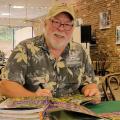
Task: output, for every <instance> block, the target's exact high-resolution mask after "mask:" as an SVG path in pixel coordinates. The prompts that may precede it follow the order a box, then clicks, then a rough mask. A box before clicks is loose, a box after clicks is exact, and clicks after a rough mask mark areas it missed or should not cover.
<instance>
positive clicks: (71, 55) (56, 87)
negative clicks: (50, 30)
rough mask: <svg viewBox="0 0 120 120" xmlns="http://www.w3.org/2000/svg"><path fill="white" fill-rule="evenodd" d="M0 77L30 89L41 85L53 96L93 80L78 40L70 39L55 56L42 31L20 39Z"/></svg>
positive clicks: (76, 88)
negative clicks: (56, 56)
mask: <svg viewBox="0 0 120 120" xmlns="http://www.w3.org/2000/svg"><path fill="white" fill-rule="evenodd" d="M2 79H3V80H4V79H5V80H12V81H16V82H17V83H19V84H21V85H22V86H24V87H25V88H26V89H28V90H30V91H33V92H34V91H36V90H37V89H41V85H42V87H44V88H47V89H50V90H51V91H52V94H53V96H55V97H60V96H64V95H69V94H73V93H75V92H76V91H78V88H79V87H80V85H85V84H88V83H93V82H96V81H95V79H94V71H93V68H92V66H91V61H90V57H89V56H88V55H87V54H86V52H85V50H84V49H83V48H82V46H81V45H80V44H78V43H75V42H71V43H70V44H68V46H67V47H66V49H65V50H64V52H63V53H62V55H61V56H60V57H59V59H58V60H55V59H54V58H53V57H52V56H51V55H50V52H49V49H48V47H47V45H46V43H45V38H44V35H41V36H37V37H35V38H31V39H28V40H25V41H22V42H21V43H20V44H19V45H18V46H17V47H16V48H15V49H14V51H13V53H12V54H11V56H10V58H9V59H8V61H7V64H6V66H5V68H4V69H3V70H2Z"/></svg>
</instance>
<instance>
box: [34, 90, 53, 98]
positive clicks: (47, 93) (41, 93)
mask: <svg viewBox="0 0 120 120" xmlns="http://www.w3.org/2000/svg"><path fill="white" fill-rule="evenodd" d="M35 93H36V95H37V96H49V97H52V93H51V91H50V90H48V89H38V90H37V91H36V92H35Z"/></svg>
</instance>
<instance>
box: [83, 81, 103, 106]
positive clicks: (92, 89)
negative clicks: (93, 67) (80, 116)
mask: <svg viewBox="0 0 120 120" xmlns="http://www.w3.org/2000/svg"><path fill="white" fill-rule="evenodd" d="M81 92H82V93H83V94H84V95H85V96H86V97H88V96H96V97H95V100H93V101H92V102H93V103H95V104H97V103H100V102H101V96H100V91H99V89H98V87H97V85H96V84H95V83H91V84H88V85H86V86H84V87H83V88H82V91H81Z"/></svg>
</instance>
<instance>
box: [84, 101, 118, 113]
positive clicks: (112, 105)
mask: <svg viewBox="0 0 120 120" xmlns="http://www.w3.org/2000/svg"><path fill="white" fill-rule="evenodd" d="M86 107H87V108H89V109H91V110H92V111H94V112H95V113H98V114H99V113H110V112H120V101H106V102H102V103H100V104H97V105H93V104H88V105H86Z"/></svg>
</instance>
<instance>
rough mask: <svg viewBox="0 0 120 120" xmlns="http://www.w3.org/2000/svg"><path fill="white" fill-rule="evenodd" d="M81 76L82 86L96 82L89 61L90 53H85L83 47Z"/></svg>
mask: <svg viewBox="0 0 120 120" xmlns="http://www.w3.org/2000/svg"><path fill="white" fill-rule="evenodd" d="M82 67H83V69H84V72H83V76H82V81H81V85H82V86H84V85H86V84H89V83H97V81H96V80H95V74H94V69H93V66H92V63H91V59H90V55H89V54H87V53H86V51H85V50H84V49H83V66H82Z"/></svg>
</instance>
